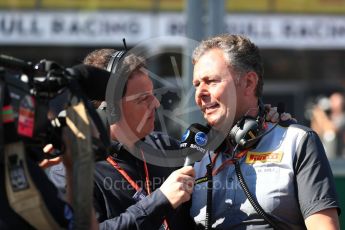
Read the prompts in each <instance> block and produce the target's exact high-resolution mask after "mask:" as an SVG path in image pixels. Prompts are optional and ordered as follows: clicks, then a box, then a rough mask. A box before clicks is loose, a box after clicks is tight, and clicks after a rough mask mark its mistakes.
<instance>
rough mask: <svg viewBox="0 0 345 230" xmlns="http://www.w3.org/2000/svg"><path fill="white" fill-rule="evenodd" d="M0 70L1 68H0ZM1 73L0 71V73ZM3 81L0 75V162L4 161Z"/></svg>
mask: <svg viewBox="0 0 345 230" xmlns="http://www.w3.org/2000/svg"><path fill="white" fill-rule="evenodd" d="M0 71H1V70H0ZM0 74H1V73H0ZM4 91H5V83H4V81H3V77H2V76H0V109H1V114H0V164H2V163H3V162H4V159H3V157H4V148H5V146H4V144H5V141H4V139H3V138H4V126H3V120H2V117H3V115H2V113H3V106H4V102H5V92H4Z"/></svg>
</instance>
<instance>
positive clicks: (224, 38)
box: [192, 34, 264, 97]
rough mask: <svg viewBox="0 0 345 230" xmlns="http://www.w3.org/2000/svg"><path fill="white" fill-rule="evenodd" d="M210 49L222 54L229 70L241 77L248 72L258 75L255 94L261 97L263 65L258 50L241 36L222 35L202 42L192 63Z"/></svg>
mask: <svg viewBox="0 0 345 230" xmlns="http://www.w3.org/2000/svg"><path fill="white" fill-rule="evenodd" d="M211 49H220V50H222V51H223V52H224V54H225V55H224V56H225V59H226V61H227V64H228V66H229V68H231V69H232V70H234V71H235V73H237V74H239V75H240V76H242V75H243V74H245V73H248V72H250V71H253V72H255V73H256V74H257V75H258V78H259V79H258V84H257V86H256V91H255V94H256V96H257V97H261V96H262V89H263V74H264V69H263V64H262V59H261V55H260V51H259V48H258V47H257V46H256V45H255V44H254V43H252V42H251V41H250V40H249V39H248V38H247V37H245V36H243V35H234V34H224V35H218V36H215V37H211V38H208V39H206V40H203V41H202V42H201V43H200V44H199V45H198V47H196V49H195V50H194V52H193V56H192V59H193V60H192V61H193V64H195V63H196V62H197V61H198V60H199V59H200V57H201V56H203V55H204V54H205V53H206V52H207V51H209V50H211Z"/></svg>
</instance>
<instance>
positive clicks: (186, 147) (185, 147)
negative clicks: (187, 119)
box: [180, 123, 210, 166]
mask: <svg viewBox="0 0 345 230" xmlns="http://www.w3.org/2000/svg"><path fill="white" fill-rule="evenodd" d="M209 131H210V128H209V127H205V126H203V125H201V124H198V123H194V124H192V125H190V126H189V128H188V129H187V130H186V131H185V133H184V134H183V135H182V139H181V144H180V148H181V149H182V153H183V154H184V155H185V156H186V159H185V162H184V164H183V166H188V165H191V166H192V165H193V164H194V163H195V162H196V161H200V160H201V159H202V158H203V156H204V155H205V153H206V152H207V149H206V146H207V144H208V136H207V134H208V132H209Z"/></svg>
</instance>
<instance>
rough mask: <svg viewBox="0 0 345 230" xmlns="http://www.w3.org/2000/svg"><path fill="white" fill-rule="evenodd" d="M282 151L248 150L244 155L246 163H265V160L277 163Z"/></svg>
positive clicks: (280, 159)
mask: <svg viewBox="0 0 345 230" xmlns="http://www.w3.org/2000/svg"><path fill="white" fill-rule="evenodd" d="M283 154H284V153H283V152H282V151H274V152H248V153H247V157H246V163H247V164H254V163H256V162H261V163H266V162H275V163H279V162H281V161H282V158H283Z"/></svg>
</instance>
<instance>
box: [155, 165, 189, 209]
mask: <svg viewBox="0 0 345 230" xmlns="http://www.w3.org/2000/svg"><path fill="white" fill-rule="evenodd" d="M194 177H195V171H194V169H193V167H192V166H186V167H183V168H181V169H178V170H176V171H174V172H173V173H171V175H170V176H169V177H168V178H167V179H166V181H165V182H164V183H163V184H162V186H161V187H160V190H161V191H162V192H163V194H164V195H165V196H166V197H167V199H168V200H169V202H170V204H171V206H172V207H173V208H174V209H175V208H177V207H178V206H180V205H181V204H182V203H184V202H186V201H188V200H189V199H190V197H191V194H192V192H193V188H194Z"/></svg>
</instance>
